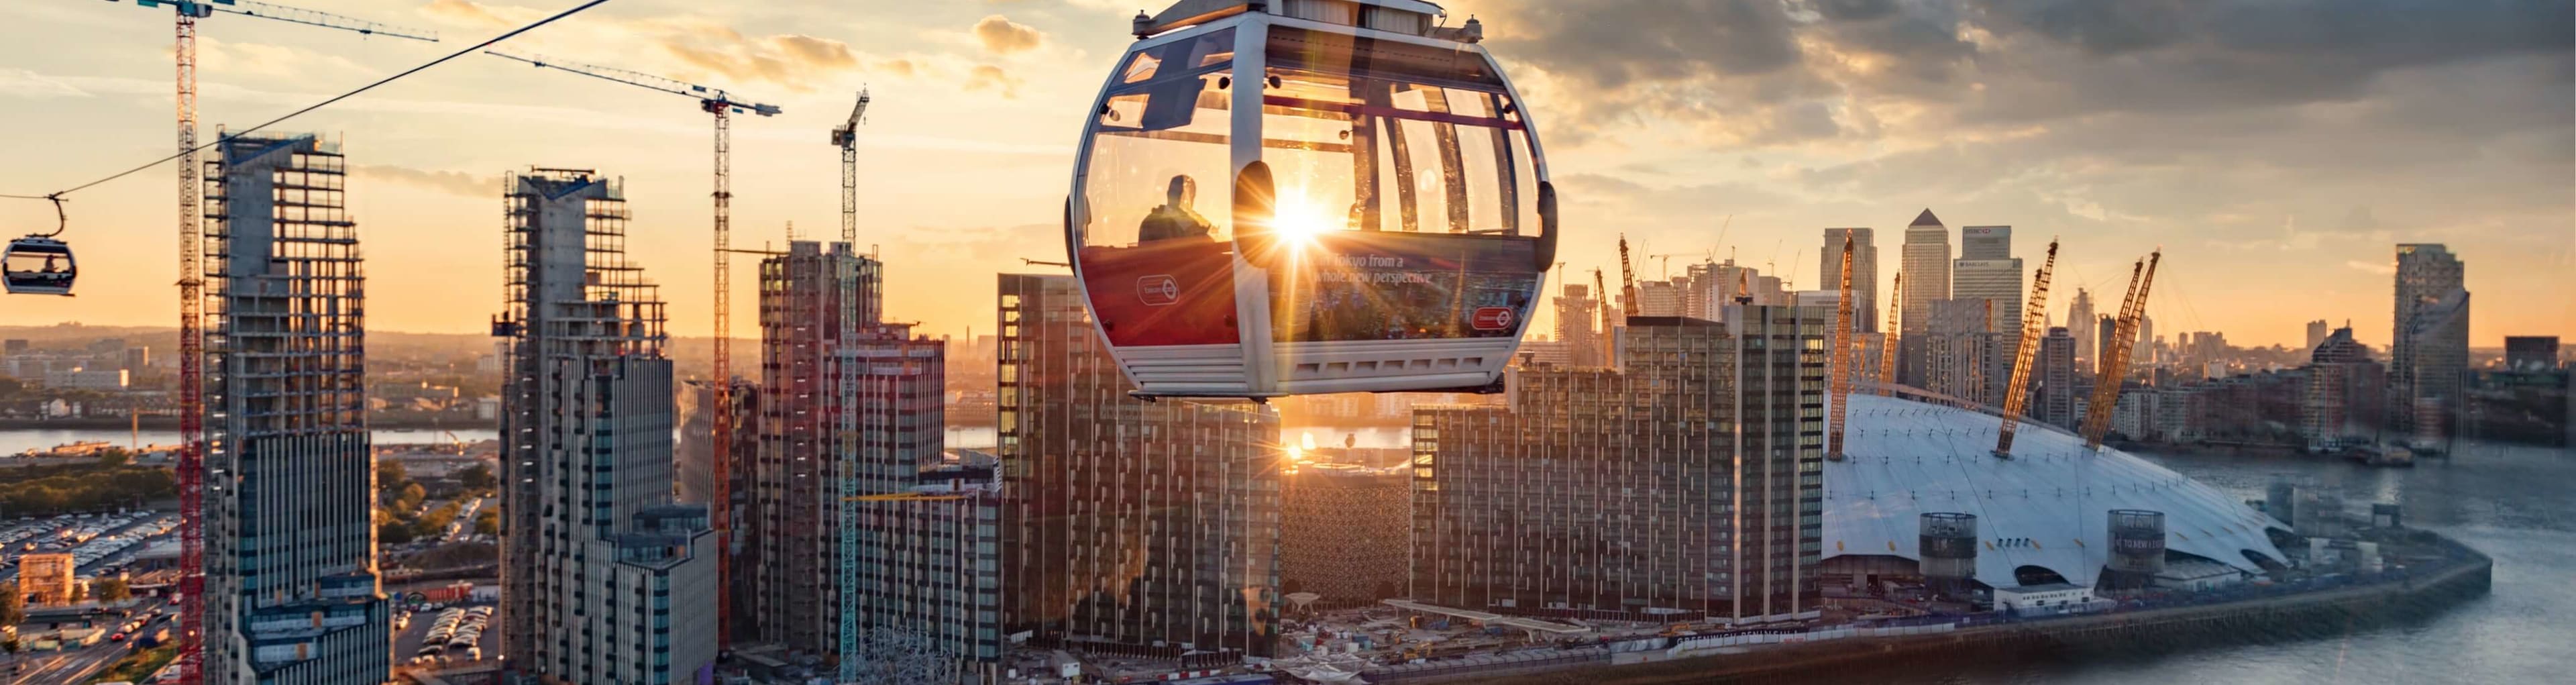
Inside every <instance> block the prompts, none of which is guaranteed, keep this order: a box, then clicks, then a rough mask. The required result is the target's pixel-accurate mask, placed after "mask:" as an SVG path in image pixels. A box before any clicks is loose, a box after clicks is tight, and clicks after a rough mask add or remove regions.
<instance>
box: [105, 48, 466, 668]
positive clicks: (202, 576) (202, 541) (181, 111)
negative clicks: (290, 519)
mask: <svg viewBox="0 0 2576 685" xmlns="http://www.w3.org/2000/svg"><path fill="white" fill-rule="evenodd" d="M111 1H113V0H111ZM134 6H136V7H142V8H146V9H150V8H156V7H164V6H166V7H169V8H170V9H171V10H172V14H173V15H175V16H176V17H177V20H178V22H177V30H176V36H177V42H176V43H175V44H174V45H173V50H172V51H171V52H172V54H173V56H174V57H176V58H177V62H178V72H177V74H176V75H177V81H178V90H177V93H178V98H177V101H178V115H179V117H178V118H179V445H180V447H179V463H178V464H177V467H176V469H175V470H176V471H177V472H178V474H177V475H178V481H179V574H180V575H179V596H180V604H179V616H180V617H181V618H180V619H178V621H177V623H178V625H179V656H178V657H177V658H176V659H175V661H177V662H178V664H179V682H181V683H188V684H190V685H193V684H194V683H198V682H201V681H200V673H199V671H200V669H201V668H202V662H203V661H204V655H205V645H204V644H202V641H203V637H204V632H205V622H206V615H205V606H206V605H205V598H204V597H203V595H204V594H205V589H206V527H205V505H206V499H205V496H206V493H205V487H206V486H205V470H206V450H205V443H206V421H205V415H206V405H205V402H206V380H205V379H206V376H205V359H204V357H205V353H206V347H205V321H204V319H205V302H204V300H205V296H206V280H205V267H204V265H203V261H202V251H203V249H204V243H205V229H204V228H203V227H202V226H201V225H200V224H199V222H200V221H202V220H203V219H204V216H203V214H204V212H203V211H202V210H200V209H199V204H198V201H199V197H200V195H201V194H202V193H204V192H205V189H204V188H203V187H200V186H199V185H198V184H199V181H198V178H197V174H198V173H199V172H200V171H201V169H199V167H198V163H197V153H196V149H197V20H199V19H205V18H209V17H213V16H214V15H215V14H217V13H223V14H231V15H237V16H244V17H259V18H262V19H274V20H277V21H283V22H289V23H296V24H304V25H307V26H319V27H322V28H331V29H340V30H343V31H355V32H358V33H360V34H363V35H370V36H390V37H394V38H404V39H410V40H422V41H430V42H437V41H438V34H435V33H431V32H427V31H414V30H410V29H401V28H395V27H392V26H387V25H384V24H379V23H376V22H372V21H364V20H359V19H352V18H349V17H344V16H340V15H336V14H330V13H326V12H315V11H312V10H307V9H298V8H294V7H286V6H283V5H271V4H268V3H262V2H250V1H248V0H134Z"/></svg>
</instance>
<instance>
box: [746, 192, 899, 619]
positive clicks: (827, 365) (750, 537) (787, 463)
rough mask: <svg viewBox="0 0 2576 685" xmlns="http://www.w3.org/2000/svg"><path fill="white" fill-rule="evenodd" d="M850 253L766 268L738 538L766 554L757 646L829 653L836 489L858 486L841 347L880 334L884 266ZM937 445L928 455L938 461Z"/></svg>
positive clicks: (797, 256) (781, 261) (812, 255)
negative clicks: (849, 482)
mask: <svg viewBox="0 0 2576 685" xmlns="http://www.w3.org/2000/svg"><path fill="white" fill-rule="evenodd" d="M850 248H851V246H850V244H848V243H833V244H832V245H831V246H830V248H829V250H828V251H827V250H826V249H825V247H824V245H823V244H821V243H816V242H813V241H803V240H800V241H795V242H791V243H789V244H788V248H787V253H786V254H782V255H775V256H771V257H768V258H766V259H762V260H761V261H760V393H761V397H760V421H759V422H758V423H757V424H754V425H753V426H754V427H756V428H755V430H756V431H757V432H758V434H759V441H760V447H759V449H758V450H757V451H756V452H755V453H753V454H749V455H744V456H749V457H751V458H752V459H753V463H754V466H753V468H752V481H751V492H750V494H749V496H748V497H746V498H745V502H746V503H747V504H748V505H749V507H750V514H751V515H750V516H748V517H746V518H745V519H744V520H742V523H741V524H739V525H737V526H736V527H735V530H734V535H735V537H736V538H737V539H740V540H742V541H743V545H744V546H745V547H749V548H756V549H759V550H760V559H759V565H758V566H756V567H752V568H736V569H733V573H735V574H750V575H751V576H752V577H753V580H752V585H753V586H754V588H755V590H754V597H752V598H749V600H748V601H747V602H745V603H746V604H749V605H751V606H753V607H757V608H758V614H757V615H755V616H752V617H751V618H752V624H753V626H754V630H753V633H754V634H756V635H757V636H758V637H757V640H758V641H760V642H763V643H772V644H778V645H783V646H786V647H787V648H789V649H791V650H796V651H799V652H804V653H815V654H819V653H826V652H831V651H833V650H834V646H835V645H836V644H838V643H837V642H836V636H837V634H838V632H839V625H840V620H839V618H838V615H839V613H840V612H839V611H838V610H837V609H838V605H837V603H836V602H835V600H834V599H833V595H834V592H835V590H836V588H835V587H834V582H835V581H834V579H835V578H837V577H838V576H837V571H836V570H837V568H838V561H839V555H838V551H837V549H838V540H839V537H838V535H839V531H838V529H837V528H838V527H837V525H836V524H837V523H838V520H839V519H838V512H839V510H840V499H841V497H842V496H843V495H842V494H841V492H840V484H841V482H842V480H843V479H847V478H852V477H854V476H855V474H853V473H852V472H851V471H850V469H852V468H853V466H854V465H853V464H852V463H851V459H852V458H853V456H854V455H853V454H852V449H851V448H852V447H854V446H853V445H849V444H847V443H848V439H847V438H845V437H844V435H845V434H844V433H843V427H842V426H841V425H840V421H841V419H843V418H845V417H843V416H842V414H843V412H847V411H852V410H853V407H852V406H851V405H852V404H853V403H855V402H856V401H857V397H856V394H855V391H856V389H855V388H852V387H848V386H845V385H843V384H842V378H841V377H840V375H839V371H840V368H839V358H838V355H839V354H840V353H841V350H842V348H843V347H844V346H845V345H847V344H849V343H851V342H853V339H854V338H855V337H857V336H858V335H860V332H859V331H860V330H861V329H862V328H864V329H866V332H867V333H869V334H874V333H875V332H876V331H875V329H876V327H877V321H878V312H879V310H880V306H879V304H878V303H879V302H881V301H882V299H881V296H880V294H879V293H880V286H879V284H880V283H881V282H883V279H882V277H881V276H880V266H879V264H878V263H877V261H876V260H874V259H870V258H868V257H866V256H863V255H859V254H856V253H854V252H852V251H851V249H850ZM939 447H940V443H939V440H937V439H933V440H931V441H930V443H929V445H928V446H927V448H928V450H929V453H930V454H931V455H933V456H934V457H935V456H936V455H937V454H938V453H939Z"/></svg>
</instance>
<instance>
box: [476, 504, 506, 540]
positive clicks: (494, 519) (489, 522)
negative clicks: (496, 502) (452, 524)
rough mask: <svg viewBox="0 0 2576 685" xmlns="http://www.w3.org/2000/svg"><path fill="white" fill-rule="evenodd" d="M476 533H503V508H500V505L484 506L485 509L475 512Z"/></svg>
mask: <svg viewBox="0 0 2576 685" xmlns="http://www.w3.org/2000/svg"><path fill="white" fill-rule="evenodd" d="M474 533H475V534H477V535H500V534H501V510H500V508H498V507H484V508H483V511H481V512H477V513H475V514H474Z"/></svg>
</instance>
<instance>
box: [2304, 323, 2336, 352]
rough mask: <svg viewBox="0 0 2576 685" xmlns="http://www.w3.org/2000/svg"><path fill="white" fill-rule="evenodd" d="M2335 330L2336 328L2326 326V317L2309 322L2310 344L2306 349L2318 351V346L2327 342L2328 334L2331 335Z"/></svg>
mask: <svg viewBox="0 0 2576 685" xmlns="http://www.w3.org/2000/svg"><path fill="white" fill-rule="evenodd" d="M2333 330H2334V329H2331V328H2328V327H2326V320H2325V319H2318V320H2315V321H2310V322H2308V346H2307V348H2306V349H2307V350H2308V351H2309V352H2315V351H2317V346H2318V345H2322V344H2325V342H2326V336H2328V335H2331V334H2332V333H2333Z"/></svg>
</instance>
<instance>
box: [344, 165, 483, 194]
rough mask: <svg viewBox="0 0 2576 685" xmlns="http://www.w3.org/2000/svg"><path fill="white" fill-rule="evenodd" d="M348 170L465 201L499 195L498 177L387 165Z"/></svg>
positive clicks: (362, 166)
mask: <svg viewBox="0 0 2576 685" xmlns="http://www.w3.org/2000/svg"><path fill="white" fill-rule="evenodd" d="M350 170H351V171H355V172H357V173H358V175H359V176H362V177H371V178H375V179H379V180H383V181H387V182H392V183H400V184H404V185H411V186H419V187H422V188H427V189H430V190H436V191H440V192H445V193H452V194H456V195H464V196H467V197H493V196H497V195H499V194H500V192H501V191H500V188H501V182H500V178H499V177H497V176H476V175H474V174H469V173H465V172H462V171H426V170H421V169H413V168H410V167H403V166H394V165H390V164H360V165H358V166H356V167H352V168H351V169H350Z"/></svg>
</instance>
